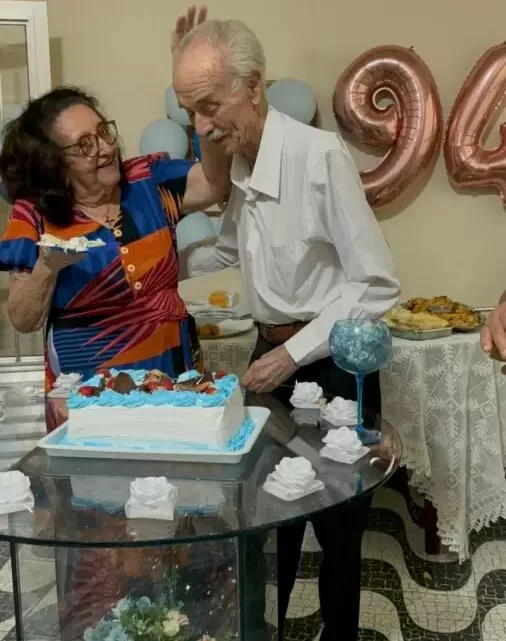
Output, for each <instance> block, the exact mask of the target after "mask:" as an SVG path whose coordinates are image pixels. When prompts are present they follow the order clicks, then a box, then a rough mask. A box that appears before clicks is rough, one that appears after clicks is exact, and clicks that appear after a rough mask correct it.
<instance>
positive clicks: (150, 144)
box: [139, 119, 189, 159]
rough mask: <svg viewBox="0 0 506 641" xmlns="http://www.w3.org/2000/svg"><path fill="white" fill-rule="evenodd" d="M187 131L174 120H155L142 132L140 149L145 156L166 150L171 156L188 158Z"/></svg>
mask: <svg viewBox="0 0 506 641" xmlns="http://www.w3.org/2000/svg"><path fill="white" fill-rule="evenodd" d="M188 146H189V143H188V136H187V135H186V131H185V130H184V129H183V128H182V127H181V125H178V124H177V123H176V122H173V121H172V120H168V119H163V120H154V121H153V122H152V123H150V124H149V125H148V126H147V127H146V128H145V129H144V131H143V132H142V134H141V139H140V142H139V150H140V152H141V154H142V155H143V156H144V155H146V154H154V153H157V152H159V151H164V152H166V153H168V154H169V155H170V157H171V158H174V159H180V158H186V155H187V154H188Z"/></svg>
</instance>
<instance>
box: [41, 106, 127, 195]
mask: <svg viewBox="0 0 506 641" xmlns="http://www.w3.org/2000/svg"><path fill="white" fill-rule="evenodd" d="M53 138H54V140H55V142H56V143H57V144H58V145H59V146H60V147H61V148H62V149H63V153H64V154H65V158H66V161H67V168H68V169H67V171H68V178H69V180H70V182H71V184H72V185H73V187H74V190H75V191H76V195H79V196H82V197H85V196H86V192H87V191H90V192H97V190H99V189H100V188H101V187H102V188H104V189H108V188H111V187H114V186H115V185H117V184H118V182H119V181H120V172H119V151H118V146H117V132H116V125H115V124H114V123H113V122H104V121H103V120H102V118H100V116H99V115H98V114H97V113H96V112H95V111H93V109H91V108H90V107H88V106H87V105H73V106H72V107H69V108H68V109H66V110H65V111H62V113H61V114H60V115H59V116H58V118H57V119H56V121H55V123H54V126H53Z"/></svg>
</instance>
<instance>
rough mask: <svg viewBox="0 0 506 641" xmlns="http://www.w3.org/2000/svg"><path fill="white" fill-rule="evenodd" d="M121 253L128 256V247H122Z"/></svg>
mask: <svg viewBox="0 0 506 641" xmlns="http://www.w3.org/2000/svg"><path fill="white" fill-rule="evenodd" d="M121 253H122V254H125V255H126V254H128V247H122V248H121Z"/></svg>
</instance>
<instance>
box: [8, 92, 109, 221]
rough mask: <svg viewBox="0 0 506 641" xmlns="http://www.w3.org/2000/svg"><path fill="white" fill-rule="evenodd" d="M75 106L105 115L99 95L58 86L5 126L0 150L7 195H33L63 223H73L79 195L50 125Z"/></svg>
mask: <svg viewBox="0 0 506 641" xmlns="http://www.w3.org/2000/svg"><path fill="white" fill-rule="evenodd" d="M74 105H86V106H87V107H89V108H90V109H92V110H93V111H94V112H95V113H96V114H97V115H98V116H99V117H100V118H102V119H103V120H105V117H104V114H103V113H102V110H101V108H100V105H99V103H98V101H97V100H96V98H94V97H93V96H91V95H89V94H88V93H86V92H85V91H83V90H82V89H80V88H78V87H58V88H57V89H53V90H52V91H50V92H49V93H46V94H45V95H43V96H41V97H40V98H36V99H35V100H31V101H30V102H29V103H28V105H27V106H26V108H25V109H24V111H23V112H22V114H21V115H20V116H19V117H18V118H16V119H15V120H12V121H11V122H9V123H8V124H7V125H6V126H5V128H4V130H3V145H2V150H1V152H0V177H1V179H2V181H3V183H4V185H5V187H6V190H7V195H8V197H9V200H10V201H11V202H14V201H15V200H18V199H20V198H23V199H26V200H30V201H31V202H33V203H34V205H35V206H36V208H37V210H38V211H39V213H40V214H41V215H42V216H43V217H44V218H45V219H46V220H47V221H48V222H50V223H52V224H54V225H58V226H60V227H65V226H67V225H69V224H70V223H71V222H72V215H73V208H74V203H75V199H74V191H73V189H72V186H71V185H70V184H69V181H68V180H67V171H66V162H65V158H64V152H63V151H62V150H61V149H60V147H59V146H58V145H57V144H56V142H54V141H53V139H52V130H53V126H54V123H55V120H56V119H57V118H58V116H59V115H60V114H61V113H62V112H63V111H65V110H66V109H68V108H69V107H72V106H74Z"/></svg>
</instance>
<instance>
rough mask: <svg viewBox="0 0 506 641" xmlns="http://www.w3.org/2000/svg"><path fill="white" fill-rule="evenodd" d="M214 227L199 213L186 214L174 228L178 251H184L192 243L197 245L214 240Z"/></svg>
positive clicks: (206, 216)
mask: <svg viewBox="0 0 506 641" xmlns="http://www.w3.org/2000/svg"><path fill="white" fill-rule="evenodd" d="M217 235H218V234H217V233H216V227H215V226H214V225H213V223H212V222H211V219H210V217H209V216H208V215H207V214H204V213H203V212H201V211H199V212H196V213H194V214H188V216H185V217H184V218H182V219H181V221H180V222H179V223H178V224H177V227H176V239H177V248H178V251H182V250H183V249H186V247H188V245H191V244H192V243H198V242H200V241H201V240H205V239H206V238H216V237H217Z"/></svg>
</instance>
